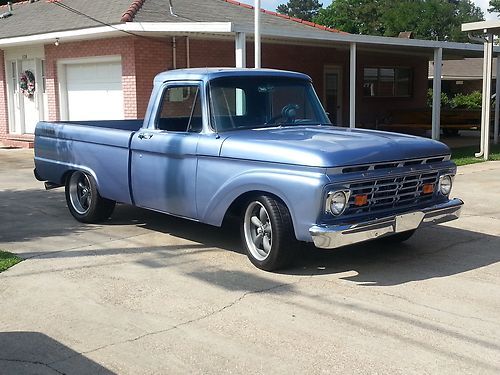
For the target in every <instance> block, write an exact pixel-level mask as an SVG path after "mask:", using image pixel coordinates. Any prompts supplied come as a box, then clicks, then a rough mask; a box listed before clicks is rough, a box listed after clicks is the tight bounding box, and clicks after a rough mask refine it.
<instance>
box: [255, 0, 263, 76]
mask: <svg viewBox="0 0 500 375" xmlns="http://www.w3.org/2000/svg"><path fill="white" fill-rule="evenodd" d="M254 9H255V22H254V23H255V25H254V27H255V31H254V39H255V41H254V44H255V65H254V66H255V68H256V69H258V68H260V67H261V66H262V63H261V61H262V60H261V43H260V0H255V4H254Z"/></svg>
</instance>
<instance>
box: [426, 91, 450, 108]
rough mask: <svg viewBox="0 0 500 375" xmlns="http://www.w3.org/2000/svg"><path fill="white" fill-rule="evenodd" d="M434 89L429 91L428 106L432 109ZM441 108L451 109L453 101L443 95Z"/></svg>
mask: <svg viewBox="0 0 500 375" xmlns="http://www.w3.org/2000/svg"><path fill="white" fill-rule="evenodd" d="M432 97H433V95H432V89H428V90H427V106H428V107H430V108H432ZM441 108H451V101H450V98H449V97H448V95H446V94H445V93H444V92H442V93H441Z"/></svg>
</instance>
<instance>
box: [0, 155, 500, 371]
mask: <svg viewBox="0 0 500 375" xmlns="http://www.w3.org/2000/svg"><path fill="white" fill-rule="evenodd" d="M31 158H32V155H31V153H30V152H29V151H24V150H0V248H1V249H4V250H8V251H12V252H15V253H18V254H20V255H21V256H23V257H24V258H26V260H25V261H23V262H22V263H20V264H19V265H17V266H15V267H13V268H12V269H10V270H8V271H6V272H4V273H2V274H0V317H1V318H0V374H89V373H92V374H97V373H103V374H105V373H118V374H143V373H148V374H150V373H161V374H187V373H189V374H191V373H195V374H196V373H198V374H224V373H228V374H229V373H243V374H261V373H263V374H271V373H272V374H299V373H300V374H324V373H342V374H353V373H359V374H367V373H379V374H411V373H414V374H422V373H433V374H446V373H448V374H457V373H460V374H463V373H469V374H479V373H481V374H498V373H500V340H499V337H500V314H499V311H500V288H499V285H500V263H499V261H500V162H490V163H484V164H478V165H474V166H468V167H463V168H461V169H460V170H459V175H458V176H457V179H456V186H455V189H454V194H453V195H454V196H459V197H461V198H463V199H464V200H465V201H466V204H467V205H466V207H465V212H464V217H463V218H462V219H460V220H459V221H455V222H452V223H449V225H442V226H439V227H433V228H428V229H424V230H421V231H420V232H418V233H417V234H416V235H415V236H414V237H413V238H412V239H411V240H410V241H408V243H406V244H404V245H399V246H395V247H387V246H386V247H383V245H381V244H377V243H372V244H366V245H362V246H354V247H350V248H345V249H341V250H337V251H332V252H322V251H315V250H314V249H311V248H304V250H303V254H302V260H301V261H300V262H299V264H298V265H297V267H296V268H294V269H291V270H288V271H286V272H283V273H280V274H273V273H266V272H263V271H260V270H258V269H256V268H254V267H253V266H252V265H251V264H250V262H249V261H248V260H247V258H246V256H245V255H243V254H241V253H240V245H239V238H238V233H237V230H235V228H226V229H217V228H212V227H208V226H205V225H201V224H196V223H191V222H187V221H184V220H179V219H173V218H169V217H166V216H163V215H159V214H155V213H150V212H147V211H144V210H140V209H135V208H131V207H125V206H120V207H118V208H117V210H116V213H115V215H114V216H113V218H112V220H111V221H109V222H108V223H106V224H104V225H82V224H80V223H77V222H76V221H75V220H73V219H72V217H71V216H70V214H69V213H68V211H67V209H66V207H65V202H64V192H63V191H62V190H61V189H57V190H52V191H44V190H43V187H42V184H41V183H39V182H37V181H35V180H34V178H33V177H32V167H33V166H32V161H31Z"/></svg>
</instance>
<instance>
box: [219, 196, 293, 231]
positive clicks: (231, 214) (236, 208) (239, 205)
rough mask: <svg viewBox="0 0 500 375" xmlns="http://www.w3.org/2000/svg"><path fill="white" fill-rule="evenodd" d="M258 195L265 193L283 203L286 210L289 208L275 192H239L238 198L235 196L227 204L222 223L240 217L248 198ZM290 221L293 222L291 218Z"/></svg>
mask: <svg viewBox="0 0 500 375" xmlns="http://www.w3.org/2000/svg"><path fill="white" fill-rule="evenodd" d="M260 195H267V196H270V197H272V198H273V199H276V200H278V201H280V202H281V203H283V204H284V205H285V207H286V208H287V209H288V211H290V209H289V208H288V206H287V205H286V203H285V202H284V201H283V199H281V198H280V197H278V196H277V195H276V194H272V193H269V192H267V191H259V190H254V191H248V192H246V193H243V194H241V195H240V196H239V197H238V198H236V199H235V200H234V201H233V203H231V205H230V206H229V208H228V209H227V211H226V214H225V215H224V220H223V223H225V222H227V220H230V219H235V218H240V217H241V213H242V211H243V209H244V208H245V206H244V205H245V203H246V202H247V201H248V200H249V199H251V198H254V197H258V196H260ZM292 222H293V219H292Z"/></svg>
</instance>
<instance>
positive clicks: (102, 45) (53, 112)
mask: <svg viewBox="0 0 500 375" xmlns="http://www.w3.org/2000/svg"><path fill="white" fill-rule="evenodd" d="M109 55H121V58H122V86H123V95H124V102H125V113H124V115H125V118H136V117H137V105H138V104H137V97H136V91H137V90H136V84H137V83H136V63H135V54H134V39H133V38H130V37H124V38H111V39H102V40H91V41H84V42H73V43H64V42H62V43H61V44H60V45H59V46H57V47H56V46H55V45H53V44H47V45H46V46H45V66H46V72H45V74H46V80H47V97H48V104H49V120H52V121H55V120H57V119H59V116H60V112H59V96H58V78H57V61H58V60H60V59H72V58H84V57H95V56H109Z"/></svg>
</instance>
